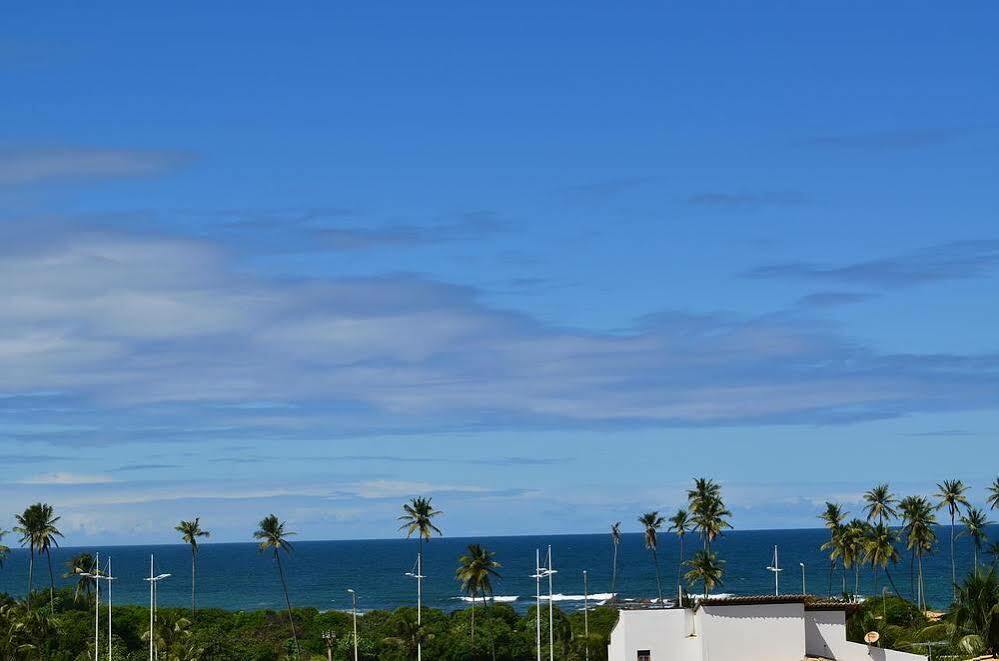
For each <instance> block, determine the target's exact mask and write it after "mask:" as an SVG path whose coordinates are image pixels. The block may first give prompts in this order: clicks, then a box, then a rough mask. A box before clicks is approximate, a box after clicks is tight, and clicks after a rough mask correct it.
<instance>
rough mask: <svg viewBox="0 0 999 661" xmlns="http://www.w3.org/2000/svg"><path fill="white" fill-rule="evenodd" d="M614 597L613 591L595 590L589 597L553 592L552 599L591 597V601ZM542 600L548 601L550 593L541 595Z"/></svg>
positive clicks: (580, 599) (573, 599) (578, 599)
mask: <svg viewBox="0 0 999 661" xmlns="http://www.w3.org/2000/svg"><path fill="white" fill-rule="evenodd" d="M613 598H614V593H613V592H595V593H593V594H591V595H590V596H589V597H584V595H581V594H553V595H552V596H551V600H552V601H583V600H584V599H589V600H590V601H607V600H608V599H613ZM541 601H548V595H546V594H543V595H541Z"/></svg>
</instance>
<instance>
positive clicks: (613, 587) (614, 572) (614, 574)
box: [611, 542, 617, 598]
mask: <svg viewBox="0 0 999 661" xmlns="http://www.w3.org/2000/svg"><path fill="white" fill-rule="evenodd" d="M616 589H617V542H614V560H613V561H611V594H612V595H613V594H617V592H616ZM612 598H613V597H612Z"/></svg>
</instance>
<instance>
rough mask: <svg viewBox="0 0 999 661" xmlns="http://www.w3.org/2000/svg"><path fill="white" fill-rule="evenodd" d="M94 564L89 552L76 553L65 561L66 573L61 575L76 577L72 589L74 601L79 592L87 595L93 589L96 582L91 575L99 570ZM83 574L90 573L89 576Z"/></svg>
mask: <svg viewBox="0 0 999 661" xmlns="http://www.w3.org/2000/svg"><path fill="white" fill-rule="evenodd" d="M96 565H97V561H96V560H94V556H93V555H91V554H90V553H77V554H76V555H74V556H73V557H72V558H70V559H69V560H67V561H66V573H65V574H63V575H62V577H63V578H75V579H76V589H75V590H73V602H74V603H75V602H76V601H77V600H78V599H79V598H80V593H81V592H86V593H87V596H90V593H91V591H92V590H93V589H94V583H96V581H95V580H94V579H93V578H92V576H93V574H94V572H100V570H99V569H97V567H96ZM84 574H90V576H84Z"/></svg>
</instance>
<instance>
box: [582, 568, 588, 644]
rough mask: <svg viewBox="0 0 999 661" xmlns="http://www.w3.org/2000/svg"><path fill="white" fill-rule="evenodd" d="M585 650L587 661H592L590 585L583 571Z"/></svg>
mask: <svg viewBox="0 0 999 661" xmlns="http://www.w3.org/2000/svg"><path fill="white" fill-rule="evenodd" d="M583 650H584V651H585V653H586V661H590V585H589V583H588V582H587V579H586V570H585V569H584V570H583Z"/></svg>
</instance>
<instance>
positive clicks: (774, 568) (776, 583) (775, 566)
mask: <svg viewBox="0 0 999 661" xmlns="http://www.w3.org/2000/svg"><path fill="white" fill-rule="evenodd" d="M767 570H768V571H772V572H773V573H774V596H775V597H779V596H780V573H781V572H782V571H784V570H783V569H781V568H780V563H779V562H778V560H777V545H776V544H774V564H772V565H771V566H769V567H767Z"/></svg>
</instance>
